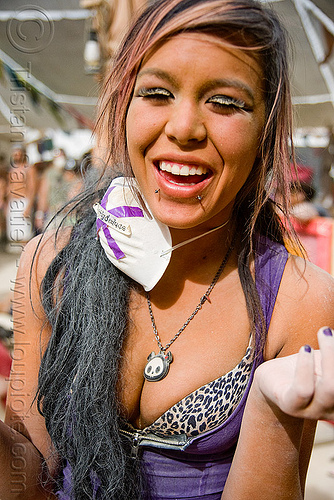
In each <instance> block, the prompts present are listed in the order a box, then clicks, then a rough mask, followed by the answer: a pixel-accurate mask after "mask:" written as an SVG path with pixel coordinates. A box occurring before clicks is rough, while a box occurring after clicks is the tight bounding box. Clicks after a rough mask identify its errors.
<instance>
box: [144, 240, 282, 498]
mask: <svg viewBox="0 0 334 500" xmlns="http://www.w3.org/2000/svg"><path fill="white" fill-rule="evenodd" d="M287 258H288V253H287V251H286V249H285V248H284V247H283V246H282V245H279V244H277V243H273V242H272V241H270V240H268V239H266V238H263V237H260V238H259V240H258V243H257V249H256V258H255V279H256V286H257V290H258V293H259V296H260V300H261V305H262V309H263V314H264V317H265V321H266V326H267V329H268V328H269V324H270V320H271V316H272V312H273V309H274V306H275V301H276V296H277V293H278V289H279V286H280V283H281V278H282V275H283V271H284V268H285V264H286V261H287ZM256 333H257V334H256V352H255V360H254V363H253V367H252V372H251V376H250V379H249V383H248V387H247V389H246V391H245V392H244V395H243V397H242V399H241V401H240V403H239V405H238V406H237V408H236V409H235V410H234V412H233V413H232V415H231V416H230V417H229V418H228V419H227V420H225V422H223V423H222V424H221V425H220V426H218V427H216V428H215V429H213V430H210V431H208V432H205V433H203V434H200V435H199V436H196V437H195V438H193V439H191V441H190V444H189V446H188V447H187V448H186V450H185V451H168V452H166V451H165V450H163V449H154V450H152V449H149V448H147V449H145V451H144V453H143V463H144V470H145V471H146V474H147V477H148V481H149V488H150V490H151V498H152V499H153V500H167V499H174V500H175V499H180V500H181V499H182V500H190V499H194V498H198V499H201V500H204V499H208V500H209V499H210V500H220V498H221V495H222V492H223V489H224V485H225V482H226V479H227V476H228V473H229V469H230V466H231V463H232V460H233V456H234V452H235V448H236V444H237V440H238V436H239V431H240V426H241V421H242V417H243V412H244V409H245V405H246V401H247V397H248V393H249V390H250V386H251V383H252V380H253V376H254V372H255V369H256V367H257V366H258V365H259V364H261V363H263V353H262V350H260V347H259V346H260V340H261V339H260V338H259V333H258V331H257V332H256ZM143 498H145V496H144V497H143Z"/></svg>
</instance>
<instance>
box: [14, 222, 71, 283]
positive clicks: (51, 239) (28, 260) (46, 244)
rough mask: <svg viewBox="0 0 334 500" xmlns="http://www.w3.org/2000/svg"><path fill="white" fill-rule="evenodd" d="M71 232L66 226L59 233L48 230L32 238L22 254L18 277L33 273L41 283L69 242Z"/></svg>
mask: <svg viewBox="0 0 334 500" xmlns="http://www.w3.org/2000/svg"><path fill="white" fill-rule="evenodd" d="M70 234H71V232H70V228H65V229H64V230H62V231H59V232H58V234H56V232H55V231H48V232H46V233H44V234H43V235H39V236H36V237H35V238H33V239H32V240H30V241H29V242H28V243H27V245H26V246H25V247H24V249H23V251H22V254H21V258H20V264H19V269H18V277H19V276H20V275H22V273H23V274H24V276H27V273H31V277H32V278H33V279H34V281H35V280H36V283H37V284H40V283H41V281H42V279H43V277H44V275H45V273H46V271H47V269H48V267H49V266H50V264H51V262H52V261H53V259H54V258H55V257H56V255H57V254H58V253H59V252H60V251H61V250H62V249H63V248H64V246H65V245H66V244H67V243H68V241H69V238H70Z"/></svg>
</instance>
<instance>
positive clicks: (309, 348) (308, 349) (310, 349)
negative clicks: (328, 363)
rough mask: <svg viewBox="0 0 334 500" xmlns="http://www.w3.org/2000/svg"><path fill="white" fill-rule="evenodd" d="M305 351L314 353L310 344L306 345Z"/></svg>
mask: <svg viewBox="0 0 334 500" xmlns="http://www.w3.org/2000/svg"><path fill="white" fill-rule="evenodd" d="M304 351H305V352H311V351H312V348H311V346H310V345H308V344H306V345H304Z"/></svg>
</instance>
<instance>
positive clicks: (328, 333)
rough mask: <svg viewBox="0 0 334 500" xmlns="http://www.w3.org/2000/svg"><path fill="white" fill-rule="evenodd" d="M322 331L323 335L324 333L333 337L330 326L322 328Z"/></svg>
mask: <svg viewBox="0 0 334 500" xmlns="http://www.w3.org/2000/svg"><path fill="white" fill-rule="evenodd" d="M322 333H323V334H324V335H326V336H327V337H333V332H332V330H331V329H330V328H324V330H323V331H322Z"/></svg>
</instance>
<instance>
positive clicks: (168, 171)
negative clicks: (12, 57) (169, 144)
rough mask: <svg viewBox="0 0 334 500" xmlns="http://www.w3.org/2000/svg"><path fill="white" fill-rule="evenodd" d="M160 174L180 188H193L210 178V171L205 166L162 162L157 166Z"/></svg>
mask: <svg viewBox="0 0 334 500" xmlns="http://www.w3.org/2000/svg"><path fill="white" fill-rule="evenodd" d="M157 168H158V170H159V174H160V175H161V176H162V177H163V178H164V179H165V180H167V181H168V182H171V183H172V184H176V185H178V186H193V185H196V184H199V183H200V182H202V181H203V180H205V179H206V178H207V177H208V176H209V173H210V171H209V169H208V168H206V167H205V166H204V165H194V164H184V163H174V162H170V161H160V162H159V163H158V164H157Z"/></svg>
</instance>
